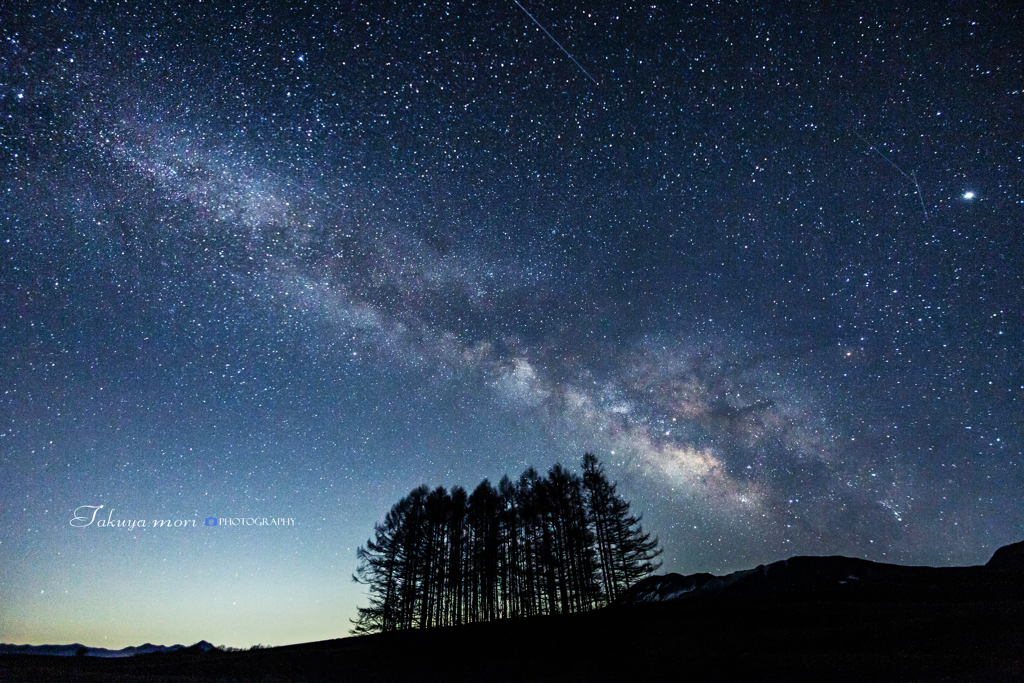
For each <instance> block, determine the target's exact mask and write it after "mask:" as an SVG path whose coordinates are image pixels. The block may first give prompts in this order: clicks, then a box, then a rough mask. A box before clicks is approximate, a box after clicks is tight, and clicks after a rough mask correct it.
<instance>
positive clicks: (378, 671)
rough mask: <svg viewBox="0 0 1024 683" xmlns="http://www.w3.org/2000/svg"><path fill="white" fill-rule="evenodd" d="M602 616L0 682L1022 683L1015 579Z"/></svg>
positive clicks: (119, 664) (34, 669) (136, 662)
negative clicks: (711, 682)
mask: <svg viewBox="0 0 1024 683" xmlns="http://www.w3.org/2000/svg"><path fill="white" fill-rule="evenodd" d="M980 578H981V577H980V575H979V572H976V571H972V570H971V569H963V570H955V569H954V570H948V571H945V572H943V575H942V576H941V577H936V579H935V580H933V581H931V582H930V583H927V584H925V585H922V584H920V583H915V584H907V585H899V584H894V585H886V586H873V587H864V586H847V587H843V589H842V590H828V591H818V592H814V593H808V594H803V595H799V596H783V597H775V598H764V597H761V598H754V599H739V598H719V599H706V600H705V599H701V600H689V601H678V602H670V603H659V604H646V605H633V606H628V607H613V608H608V609H604V610H600V611H597V612H591V613H588V614H574V615H563V616H553V617H540V618H534V619H519V620H508V621H502V622H494V623H486V624H475V625H469V626H460V627H452V628H443V629H435V630H429V631H405V632H397V633H388V634H382V635H373V636H364V637H359V638H346V639H340V640H329V641H323V642H318V643H307V644H302V645H291V646H286V647H279V648H270V649H265V650H255V651H249V652H234V653H220V652H216V651H215V652H212V653H209V654H205V655H180V654H154V655H145V656H139V657H135V658H129V659H100V658H92V657H78V658H71V657H47V656H37V655H4V656H2V657H0V680H2V681H5V682H8V681H9V682H11V683H14V682H18V683H20V682H26V683H28V682H30V681H32V682H35V681H82V682H86V681H124V682H126V683H127V682H133V683H134V682H136V681H167V682H172V681H174V682H177V681H182V682H184V681H267V682H270V681H360V682H368V681H622V680H639V679H648V680H690V681H694V680H697V681H700V680H716V681H721V680H750V681H765V680H767V681H776V680H778V681H782V680H794V679H798V680H850V681H853V680H885V681H959V680H984V681H1020V680H1024V585H1022V584H1024V582H1022V580H1021V579H1022V577H1021V574H1020V573H1018V572H986V573H985V574H984V579H983V580H979V579H980Z"/></svg>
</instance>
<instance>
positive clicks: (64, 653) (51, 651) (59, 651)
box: [0, 640, 217, 658]
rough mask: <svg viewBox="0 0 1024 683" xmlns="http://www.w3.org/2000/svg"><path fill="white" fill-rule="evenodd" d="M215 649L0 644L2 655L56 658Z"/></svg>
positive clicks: (198, 646)
mask: <svg viewBox="0 0 1024 683" xmlns="http://www.w3.org/2000/svg"><path fill="white" fill-rule="evenodd" d="M215 649H217V648H216V647H215V646H214V645H212V644H210V643H208V642H206V641H205V640H200V641H199V642H198V643H196V644H195V645H189V646H188V647H186V646H184V645H153V644H152V643H146V644H145V645H136V646H133V647H126V648H123V649H121V650H108V649H107V648H105V647H86V646H85V645H82V644H80V643H74V644H73V645H7V644H5V643H0V654H4V655H53V656H56V657H74V656H84V657H108V658H113V657H134V656H135V655H148V654H151V653H153V652H178V653H182V654H202V653H204V652H209V651H210V650H215Z"/></svg>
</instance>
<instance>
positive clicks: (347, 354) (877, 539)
mask: <svg viewBox="0 0 1024 683" xmlns="http://www.w3.org/2000/svg"><path fill="white" fill-rule="evenodd" d="M225 5H226V3H218V2H212V3H210V2H205V3H182V4H181V6H180V7H178V8H177V9H166V10H163V9H151V8H149V7H146V6H145V3H143V6H141V7H136V6H132V5H125V4H117V3H99V4H98V5H90V6H84V5H82V4H80V3H66V4H64V3H43V2H34V3H24V2H14V3H7V4H6V5H5V6H4V8H3V9H0V38H2V44H0V221H2V239H0V350H2V355H0V406H2V410H0V468H2V472H3V476H2V477H0V505H2V508H0V509H2V518H0V519H2V520H3V524H2V526H0V566H2V567H3V571H2V572H0V604H2V605H3V606H4V608H3V609H0V641H3V642H15V643H24V642H29V643H44V642H82V643H85V644H87V645H94V646H104V645H106V646H112V647H121V646H125V645H130V644H139V643H142V642H144V641H151V642H164V643H171V642H182V643H191V642H195V641H197V640H199V639H206V640H210V641H213V642H217V643H227V644H231V645H236V646H246V645H251V644H253V643H257V642H263V643H267V642H270V643H274V644H285V643H293V642H302V641H309V640H319V639H326V638H331V637H337V636H339V635H343V634H345V633H346V632H347V629H348V618H349V617H351V616H353V615H354V608H355V605H356V604H357V603H361V602H362V601H363V598H362V596H361V594H360V592H359V587H358V586H356V585H354V584H352V583H351V582H350V580H349V576H350V574H351V573H352V571H353V570H354V569H355V565H356V562H355V550H356V547H357V546H359V545H360V544H362V543H363V542H365V540H366V538H367V537H368V536H369V535H370V534H371V533H372V527H373V524H374V522H375V521H377V520H379V519H380V518H382V516H383V515H384V514H385V513H386V512H387V510H388V509H389V508H390V507H391V505H392V504H393V503H395V502H396V501H397V500H398V498H400V497H401V496H402V495H404V494H405V493H407V492H408V491H409V490H411V489H412V488H414V487H415V486H418V485H419V484H421V483H427V484H428V485H431V486H436V485H443V486H447V487H450V486H454V485H463V486H466V487H472V486H475V484H476V483H478V482H479V481H480V480H481V479H483V478H484V477H487V478H489V479H491V480H492V481H497V480H498V479H500V478H501V476H502V475H504V474H509V475H512V476H516V475H518V474H519V473H520V472H521V471H522V470H523V469H525V468H526V467H527V466H530V465H533V466H535V467H537V468H538V469H540V470H542V471H543V470H546V469H547V468H549V467H550V466H551V465H553V464H554V463H555V462H562V463H564V464H566V465H572V466H577V465H578V463H579V461H580V459H581V458H582V456H583V453H584V452H585V451H588V450H589V451H592V452H594V453H596V454H597V455H598V456H599V457H600V458H601V459H602V460H603V461H604V462H605V463H606V466H607V470H608V472H609V473H610V474H611V476H612V477H613V478H614V479H617V480H618V481H619V482H620V490H621V491H622V492H623V493H625V494H626V496H627V497H628V498H629V499H631V500H632V501H633V506H634V509H635V510H636V511H637V512H643V513H644V519H645V522H646V526H647V527H648V528H650V529H651V530H652V531H654V532H655V533H657V534H658V535H659V536H660V538H661V540H662V543H663V545H664V547H665V554H664V559H665V566H664V570H666V571H676V572H681V573H689V572H697V571H711V572H716V573H721V572H727V571H733V570H737V569H743V568H747V567H750V566H754V565H756V564H758V563H761V562H767V561H772V560H777V559H781V558H784V557H788V556H792V555H796V554H845V555H850V556H857V557H867V558H870V559H874V560H880V561H893V562H901V563H913V564H971V563H981V562H983V561H985V560H986V559H987V558H988V557H989V556H990V554H991V553H992V551H993V550H994V549H995V548H996V547H998V546H999V545H1002V544H1005V543H1009V542H1013V541H1017V540H1020V539H1021V538H1022V536H1024V506H1022V505H1021V491H1024V464H1022V460H1024V455H1022V449H1024V434H1022V425H1024V421H1022V414H1021V412H1022V410H1021V396H1022V393H1024V370H1022V361H1021V358H1022V355H1021V350H1022V333H1024V329H1022V324H1021V319H1022V311H1021V308H1022V306H1021V304H1022V291H1024V287H1022V285H1024V276H1022V275H1024V242H1022V240H1021V226H1022V225H1024V220H1022V219H1024V185H1022V181H1024V161H1022V159H1024V147H1022V140H1024V106H1022V102H1024V50H1022V47H1021V46H1022V45H1024V35H1022V32H1021V29H1020V27H1021V26H1022V25H1024V23H1022V19H1024V17H1022V16H1021V15H1020V10H1018V9H1014V8H1012V7H1010V6H1001V7H999V6H995V5H986V6H959V5H958V6H950V7H943V8H939V9H936V8H935V7H934V6H933V4H932V3H919V4H909V5H908V4H906V3H901V4H897V5H893V6H886V7H884V8H881V7H876V6H875V5H873V4H864V5H852V6H849V7H844V8H840V9H835V8H833V7H831V6H826V5H817V4H814V3H799V4H793V3H776V4H770V3H769V4H762V5H756V4H752V3H745V2H740V3H713V4H711V5H708V6H699V5H698V6H688V7H682V6H679V5H676V4H666V5H660V4H659V5H650V4H645V5H628V4H627V5H623V4H617V3H601V2H599V3H591V4H579V3H576V4H572V3H569V4H562V5H551V4H549V5H541V4H527V3H524V4H523V7H524V8H526V9H527V10H529V12H530V13H531V14H532V15H533V16H534V17H536V19H537V21H538V22H540V23H541V24H542V25H543V26H544V27H545V28H546V29H547V30H548V31H549V32H550V33H551V36H553V37H554V38H555V39H557V41H558V42H559V43H560V44H561V45H562V46H564V48H565V49H566V50H567V51H568V52H569V53H570V54H571V55H572V57H573V59H575V60H576V61H577V62H578V65H577V64H574V63H573V61H572V60H570V59H569V58H568V57H567V56H566V54H565V53H564V52H563V51H562V50H560V49H559V47H558V45H556V44H555V43H554V42H553V41H552V40H551V38H550V37H549V36H547V35H545V33H544V32H543V31H542V30H541V29H540V28H538V26H537V25H536V24H534V22H532V21H531V20H530V18H529V17H528V16H527V15H526V14H525V13H524V12H523V11H522V10H521V9H520V8H519V7H517V6H516V4H515V3H512V2H507V3H503V2H499V3H484V4H481V3H459V2H449V3H443V4H438V3H427V4H424V5H421V6H416V5H411V4H409V3H394V4H390V5H389V4H387V3H377V2H375V3H367V4H359V3H340V4H339V3H332V4H331V5H330V6H326V7H319V8H317V7H312V6H310V5H308V4H303V5H301V6H297V7H293V8H287V9H286V8H284V7H283V6H281V5H280V3H244V6H237V7H234V8H227V7H225ZM580 67H582V68H580ZM584 70H585V72H586V73H584ZM587 74H589V75H591V76H592V77H593V79H594V80H596V83H595V82H594V80H591V79H590V78H588V77H587ZM83 505H91V506H98V505H103V506H104V508H103V510H104V512H105V513H106V514H107V516H108V517H110V518H113V519H124V520H137V519H146V520H149V521H148V522H147V524H148V526H147V527H146V528H135V529H126V528H124V527H121V528H113V529H107V528H100V527H97V526H95V525H92V526H88V527H84V528H75V527H73V526H72V525H71V524H70V520H71V519H72V517H73V516H74V514H75V513H74V511H75V509H76V508H78V507H79V506H83ZM111 510H113V512H111ZM211 516H214V517H243V516H244V517H256V518H264V517H265V518H268V519H279V518H291V519H293V520H294V525H293V526H272V527H271V526H268V527H245V528H231V527H225V526H218V527H215V528H213V527H206V526H205V525H204V523H203V521H204V520H205V519H206V518H207V517H211ZM157 518H159V519H171V520H183V521H187V520H195V523H196V524H197V525H198V526H196V527H195V528H191V527H189V528H184V529H182V528H179V529H154V528H152V526H151V524H152V520H153V519H157ZM191 523H192V522H189V524H191Z"/></svg>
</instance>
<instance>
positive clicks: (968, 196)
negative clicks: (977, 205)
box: [964, 191, 974, 199]
mask: <svg viewBox="0 0 1024 683" xmlns="http://www.w3.org/2000/svg"><path fill="white" fill-rule="evenodd" d="M964 199H974V193H973V192H970V191H968V192H964Z"/></svg>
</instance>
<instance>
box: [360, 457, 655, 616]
mask: <svg viewBox="0 0 1024 683" xmlns="http://www.w3.org/2000/svg"><path fill="white" fill-rule="evenodd" d="M660 553H661V549H660V548H659V547H658V540H657V538H654V539H653V540H652V539H651V536H650V534H649V533H644V531H643V528H642V526H641V524H640V518H639V517H634V516H633V515H631V514H630V512H629V503H628V502H626V501H625V500H624V499H622V497H621V496H619V495H618V494H617V493H616V490H615V484H612V483H609V482H608V480H607V478H606V477H605V475H604V469H603V467H602V466H601V464H600V463H599V462H598V460H597V458H596V457H595V456H594V455H592V454H589V453H588V454H586V455H585V456H584V458H583V477H582V478H581V477H580V476H578V475H577V474H575V473H573V472H570V471H569V470H567V469H565V468H564V467H562V466H561V465H558V464H556V465H554V466H553V467H552V468H551V469H550V470H549V471H548V474H547V477H541V476H540V475H539V474H538V473H537V471H536V470H534V469H533V468H532V467H531V468H528V469H527V470H526V471H525V472H523V474H522V475H521V476H520V477H519V480H518V481H516V482H513V481H512V480H511V479H509V477H507V476H506V477H503V478H502V480H501V481H500V482H499V484H498V487H497V488H495V487H494V486H492V485H491V483H490V482H489V481H487V480H486V479H485V480H484V481H482V482H481V483H480V484H479V485H478V486H477V487H476V488H475V489H474V490H473V493H472V494H469V495H467V494H466V490H465V489H463V488H462V487H458V486H457V487H455V488H453V489H452V491H451V492H450V493H449V492H448V491H446V490H445V489H444V488H443V487H438V488H435V489H434V490H433V491H431V490H429V489H428V488H427V487H426V486H419V487H417V488H415V489H413V490H412V491H411V492H410V493H409V495H408V496H405V497H404V498H402V499H401V500H400V501H398V503H396V504H395V505H394V506H393V507H392V508H391V510H390V511H389V512H388V513H387V515H385V517H384V520H383V521H382V522H380V523H378V524H376V525H374V537H373V538H371V539H369V540H367V542H366V545H365V546H362V547H360V548H359V549H358V550H357V552H356V557H357V558H358V560H359V564H358V567H357V569H356V572H355V574H353V576H352V578H353V580H354V581H356V582H358V583H361V584H364V585H366V586H367V590H368V593H369V603H368V604H367V606H365V607H360V608H359V609H358V612H357V617H356V618H355V619H353V620H352V623H353V626H352V633H354V634H363V633H374V632H380V631H393V630H397V629H405V628H431V627H435V626H447V625H452V624H463V623H468V622H477V621H488V620H492V619H499V618H509V617H517V616H533V615H537V614H557V613H565V612H579V611H584V610H590V609H594V608H596V607H599V606H601V605H603V604H606V603H608V602H611V601H612V600H614V599H615V598H616V597H617V596H618V595H620V594H621V593H622V591H623V590H625V589H626V588H627V587H628V586H630V585H631V584H632V583H634V582H635V581H637V580H639V579H640V578H643V577H644V576H646V575H648V574H650V573H651V572H653V571H654V570H655V569H657V568H658V567H659V566H660V563H657V562H655V559H656V558H657V557H658V555H659V554H660Z"/></svg>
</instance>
